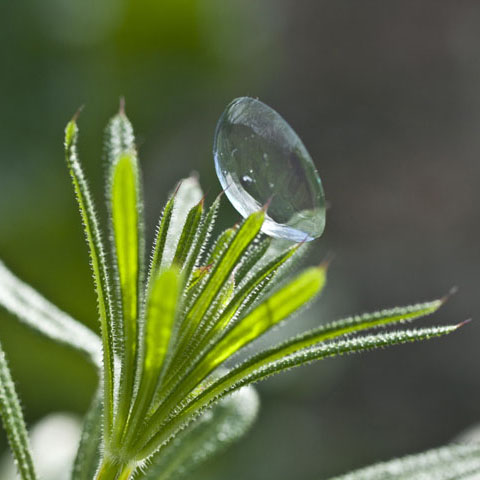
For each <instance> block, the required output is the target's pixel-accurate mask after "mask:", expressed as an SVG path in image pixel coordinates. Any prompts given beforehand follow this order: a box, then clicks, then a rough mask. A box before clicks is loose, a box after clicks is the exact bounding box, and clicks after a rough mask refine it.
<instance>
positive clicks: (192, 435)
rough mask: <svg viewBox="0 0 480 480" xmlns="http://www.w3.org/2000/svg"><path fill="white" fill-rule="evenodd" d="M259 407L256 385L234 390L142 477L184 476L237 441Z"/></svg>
mask: <svg viewBox="0 0 480 480" xmlns="http://www.w3.org/2000/svg"><path fill="white" fill-rule="evenodd" d="M258 408H259V400H258V395H257V393H256V391H255V390H254V389H253V387H247V388H243V389H241V390H239V391H238V392H235V393H234V394H233V395H230V396H228V397H226V398H225V399H223V400H222V401H221V402H219V403H218V404H217V405H215V407H214V408H212V409H211V410H209V411H207V412H205V413H204V414H203V415H202V416H201V417H200V418H199V419H197V420H196V421H195V422H194V423H192V424H191V425H190V426H188V427H187V428H186V429H185V430H183V431H181V432H180V433H179V434H178V435H177V437H176V438H175V439H174V440H172V441H171V442H169V443H168V444H167V445H165V447H163V448H161V449H160V451H159V452H158V453H157V454H156V455H155V456H154V457H153V458H152V459H151V460H150V461H149V463H150V465H151V466H150V467H149V468H148V470H147V471H146V473H144V474H143V475H142V474H140V475H136V477H135V478H138V479H143V480H173V479H177V478H181V477H183V476H185V475H186V474H188V473H190V472H191V471H192V470H194V469H195V468H197V467H198V466H199V465H200V464H202V463H204V462H205V461H207V460H208V459H210V458H211V457H213V456H216V455H218V454H219V453H221V452H222V451H223V450H224V449H225V448H227V447H228V446H229V445H230V444H231V443H232V442H235V441H237V440H238V439H239V438H240V437H242V436H243V435H245V433H246V432H247V431H248V430H249V429H250V427H251V426H252V424H253V422H254V420H255V418H256V416H257V413H258Z"/></svg>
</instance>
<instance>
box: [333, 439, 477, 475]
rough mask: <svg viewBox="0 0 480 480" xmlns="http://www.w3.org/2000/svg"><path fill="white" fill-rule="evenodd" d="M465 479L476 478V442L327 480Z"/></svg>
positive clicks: (408, 457) (444, 448) (451, 446)
mask: <svg viewBox="0 0 480 480" xmlns="http://www.w3.org/2000/svg"><path fill="white" fill-rule="evenodd" d="M427 478H428V479H432V480H466V479H472V480H473V479H474V478H480V445H478V444H477V445H449V446H446V447H442V448H438V449H435V450H430V451H428V452H424V453H420V454H417V455H409V456H407V457H403V458H398V459H395V460H391V461H389V462H383V463H379V464H377V465H373V466H371V467H367V468H363V469H361V470H357V471H355V472H351V473H348V474H346V475H342V476H340V477H335V478H332V479H331V480H407V479H408V480H424V479H427Z"/></svg>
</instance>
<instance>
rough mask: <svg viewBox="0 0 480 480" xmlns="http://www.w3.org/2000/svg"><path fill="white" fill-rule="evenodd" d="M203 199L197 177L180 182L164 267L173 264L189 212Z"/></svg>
mask: <svg viewBox="0 0 480 480" xmlns="http://www.w3.org/2000/svg"><path fill="white" fill-rule="evenodd" d="M202 197H203V192H202V189H201V188H200V184H199V183H198V180H197V178H196V177H194V176H192V177H188V178H184V179H183V180H180V183H179V185H178V186H177V189H176V193H175V203H174V207H173V212H172V216H171V220H170V225H169V229H168V233H167V240H166V242H165V250H164V252H163V260H162V264H163V265H164V266H169V265H170V264H171V263H172V260H173V257H174V255H175V251H176V249H177V245H178V241H179V240H180V235H181V234H182V230H183V226H184V225H185V221H186V219H187V215H188V212H189V211H190V210H191V209H192V208H193V207H194V206H195V205H197V204H198V203H199V202H200V200H201V199H202Z"/></svg>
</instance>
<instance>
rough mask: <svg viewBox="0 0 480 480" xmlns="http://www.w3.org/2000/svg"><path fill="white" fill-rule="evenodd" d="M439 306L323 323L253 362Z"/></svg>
mask: <svg viewBox="0 0 480 480" xmlns="http://www.w3.org/2000/svg"><path fill="white" fill-rule="evenodd" d="M443 303H444V300H443V299H441V300H434V301H432V302H426V303H419V304H416V305H410V306H407V307H396V308H391V309H388V310H381V311H379V312H374V313H366V314H363V315H357V316H354V317H349V318H346V319H343V320H338V321H335V322H331V323H327V324H325V325H322V326H320V327H318V328H315V329H313V330H310V331H308V332H305V333H303V334H300V335H297V336H295V337H293V338H291V339H289V340H287V341H285V342H282V343H281V344H280V345H277V346H274V347H271V348H268V349H266V350H264V351H263V352H261V353H259V354H258V355H257V356H256V357H255V358H256V360H257V361H259V360H260V358H263V359H264V360H266V361H269V362H272V361H274V360H278V359H281V358H282V357H285V356H286V355H290V354H292V353H295V352H298V351H300V350H302V349H306V348H309V347H312V346H315V345H318V344H320V343H321V342H324V341H326V340H330V339H333V338H337V337H341V336H343V335H347V334H350V333H354V332H358V331H362V330H367V329H372V328H378V327H381V326H384V325H390V324H394V323H403V322H408V321H413V320H415V319H417V318H421V317H424V316H426V315H430V314H432V313H434V312H435V311H437V310H438V309H439V308H440V307H441V306H442V305H443Z"/></svg>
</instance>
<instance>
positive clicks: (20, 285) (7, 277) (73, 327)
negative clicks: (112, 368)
mask: <svg viewBox="0 0 480 480" xmlns="http://www.w3.org/2000/svg"><path fill="white" fill-rule="evenodd" d="M0 305H2V306H3V307H4V308H5V309H6V310H7V311H8V312H10V313H12V314H13V315H15V316H16V317H17V318H18V319H19V320H20V322H21V323H23V324H24V325H26V326H27V327H29V328H30V329H32V330H34V331H35V332H37V333H39V334H41V335H43V336H45V337H47V338H49V339H51V340H54V341H56V342H58V343H61V344H63V345H66V346H68V347H70V348H73V349H75V350H77V351H79V352H81V353H82V354H84V355H86V356H87V357H88V358H89V359H90V361H92V362H93V363H94V364H95V365H97V367H100V365H101V362H102V360H101V359H102V343H101V340H100V338H99V337H98V336H97V335H96V334H95V333H93V332H92V331H91V330H90V329H88V328H87V327H85V326H84V325H83V324H81V323H80V322H77V321H76V320H74V319H73V318H72V317H70V316H69V315H67V314H66V313H65V312H62V311H61V310H60V309H59V308H57V307H56V306H55V305H53V304H51V303H50V302H49V301H48V300H46V299H45V298H44V297H42V296H41V295H40V294H39V293H38V292H36V291H35V290H34V289H33V288H32V287H30V286H29V285H27V284H26V283H24V282H22V281H21V280H20V279H19V278H17V277H16V276H15V275H14V274H13V273H12V272H11V271H10V270H8V269H7V267H6V266H5V265H4V264H3V263H2V262H1V261H0Z"/></svg>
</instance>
